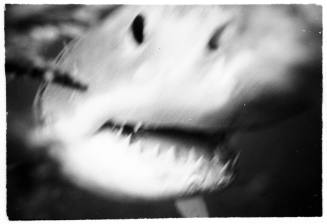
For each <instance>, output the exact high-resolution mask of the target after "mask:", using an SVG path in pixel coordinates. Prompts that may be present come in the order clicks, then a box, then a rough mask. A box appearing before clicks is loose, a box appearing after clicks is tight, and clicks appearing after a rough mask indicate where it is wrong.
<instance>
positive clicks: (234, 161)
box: [232, 153, 241, 167]
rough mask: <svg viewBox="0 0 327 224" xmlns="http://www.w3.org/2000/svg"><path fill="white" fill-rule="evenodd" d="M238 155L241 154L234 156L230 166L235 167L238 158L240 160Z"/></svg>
mask: <svg viewBox="0 0 327 224" xmlns="http://www.w3.org/2000/svg"><path fill="white" fill-rule="evenodd" d="M240 154H241V153H237V155H236V156H235V158H234V159H233V162H232V166H233V167H234V166H235V165H236V163H237V162H238V160H239V158H240Z"/></svg>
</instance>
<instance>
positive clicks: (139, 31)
mask: <svg viewBox="0 0 327 224" xmlns="http://www.w3.org/2000/svg"><path fill="white" fill-rule="evenodd" d="M144 20H145V19H144V17H143V16H142V15H141V14H139V15H137V16H136V17H135V19H134V21H133V23H132V25H131V30H132V34H133V37H134V39H135V41H136V42H137V43H138V44H142V43H143V41H144Z"/></svg>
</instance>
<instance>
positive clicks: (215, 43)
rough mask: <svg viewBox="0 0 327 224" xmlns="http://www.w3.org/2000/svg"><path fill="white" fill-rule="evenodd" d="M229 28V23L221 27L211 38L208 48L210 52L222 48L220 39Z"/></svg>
mask: <svg viewBox="0 0 327 224" xmlns="http://www.w3.org/2000/svg"><path fill="white" fill-rule="evenodd" d="M226 27H227V23H226V24H224V25H222V26H220V27H219V28H217V29H216V30H215V32H214V33H213V35H212V36H211V37H210V39H209V42H208V48H209V50H217V49H218V48H219V46H220V37H221V35H222V34H223V33H224V30H225V29H226Z"/></svg>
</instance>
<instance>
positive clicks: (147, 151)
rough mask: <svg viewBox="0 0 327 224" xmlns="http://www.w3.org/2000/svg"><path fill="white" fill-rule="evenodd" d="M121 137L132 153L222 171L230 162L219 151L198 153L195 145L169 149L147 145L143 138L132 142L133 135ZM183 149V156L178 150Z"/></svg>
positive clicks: (118, 134)
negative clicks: (222, 158) (187, 147)
mask: <svg viewBox="0 0 327 224" xmlns="http://www.w3.org/2000/svg"><path fill="white" fill-rule="evenodd" d="M116 135H117V137H119V141H120V142H121V143H122V144H124V147H123V148H128V149H130V151H131V153H135V154H138V156H140V155H142V156H144V157H148V158H149V159H152V158H154V157H156V158H159V159H161V160H162V161H167V162H181V163H182V164H195V167H202V168H203V169H206V168H207V167H217V168H218V169H219V170H220V172H225V171H226V169H227V167H228V166H229V163H230V162H227V163H225V164H224V165H222V164H223V162H221V161H220V157H219V154H218V152H217V151H214V152H213V153H212V155H209V154H205V153H204V152H203V153H197V152H196V149H195V148H194V147H191V148H189V149H186V148H184V149H182V148H177V147H176V146H171V147H170V148H169V149H167V148H166V147H161V146H160V144H157V145H154V146H152V147H146V146H144V144H143V143H142V141H141V140H137V141H135V142H132V141H131V140H132V135H131V134H130V135H128V136H124V135H121V133H117V134H116ZM181 151H183V156H178V152H181ZM179 155H180V153H179Z"/></svg>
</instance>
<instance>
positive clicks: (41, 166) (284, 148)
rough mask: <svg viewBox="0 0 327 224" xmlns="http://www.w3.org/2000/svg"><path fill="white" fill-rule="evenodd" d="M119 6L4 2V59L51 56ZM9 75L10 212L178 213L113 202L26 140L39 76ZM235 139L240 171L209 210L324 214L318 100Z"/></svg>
mask: <svg viewBox="0 0 327 224" xmlns="http://www.w3.org/2000/svg"><path fill="white" fill-rule="evenodd" d="M114 10H119V6H106V7H103V6H93V7H91V6H88V7H85V6H81V5H65V6H60V5H56V6H51V5H6V11H5V47H6V63H7V62H8V61H10V62H14V63H17V62H19V61H22V60H23V61H27V62H28V63H30V64H31V66H33V64H34V63H36V62H37V60H44V61H49V60H50V61H51V60H53V59H54V58H55V57H56V55H58V53H59V52H60V51H61V50H62V48H63V47H64V46H65V45H66V44H67V43H68V42H69V41H71V40H72V39H74V38H76V37H78V36H80V35H83V33H85V32H86V31H87V30H88V29H89V28H90V27H92V26H96V24H97V23H99V22H101V20H102V19H103V18H105V17H107V16H110V14H111V13H112V12H113V11H114ZM17 66H18V67H19V63H18V64H17ZM316 72H317V73H319V74H321V68H317V71H316ZM6 80H7V83H6V88H7V112H8V116H7V126H8V127H7V214H8V217H9V219H11V220H31V219H33V220H34V219H86V218H87V219H100V218H164V217H179V214H178V213H177V211H176V210H175V208H174V204H173V202H172V201H163V202H156V203H154V202H140V203H138V202H137V203H136V202H135V203H126V202H119V201H111V200H110V199H108V198H103V197H100V196H97V195H94V194H92V193H89V192H87V191H84V190H82V189H79V188H77V187H76V186H74V185H72V184H70V182H69V181H68V180H66V179H65V178H64V177H63V176H61V175H60V173H59V172H58V171H57V167H56V164H55V162H54V161H51V160H49V159H48V158H47V156H46V155H45V154H42V153H40V152H42V149H38V150H36V149H33V148H31V147H29V146H28V145H26V144H25V143H24V141H23V139H24V135H26V133H27V132H28V131H29V130H30V128H32V127H33V108H32V105H33V100H34V97H35V94H36V92H37V89H38V87H39V85H40V84H41V81H39V80H38V79H31V78H29V77H25V76H22V77H20V75H19V74H16V73H15V69H14V70H13V72H10V74H9V73H6ZM319 88H321V90H322V87H321V86H319ZM317 98H319V99H321V91H320V95H317ZM232 145H233V147H237V148H240V149H241V150H242V152H241V157H240V164H239V172H238V177H237V179H236V180H235V182H234V183H233V184H232V185H231V186H230V187H229V188H227V189H226V190H224V191H222V192H218V193H214V194H210V195H204V198H205V201H206V202H207V205H208V209H209V213H210V215H211V216H213V217H235V216H237V217H240V216H241V217H258V216H259V217H261V216H268V217H271V216H287V217H293V216H321V215H322V114H321V104H319V105H316V107H314V108H311V109H310V110H307V111H306V112H304V113H302V114H299V115H297V116H294V117H293V118H291V119H288V120H285V121H283V122H281V123H278V124H275V125H273V126H270V127H269V128H266V129H264V130H257V131H248V132H240V133H237V134H236V135H235V136H234V137H233V138H232Z"/></svg>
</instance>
